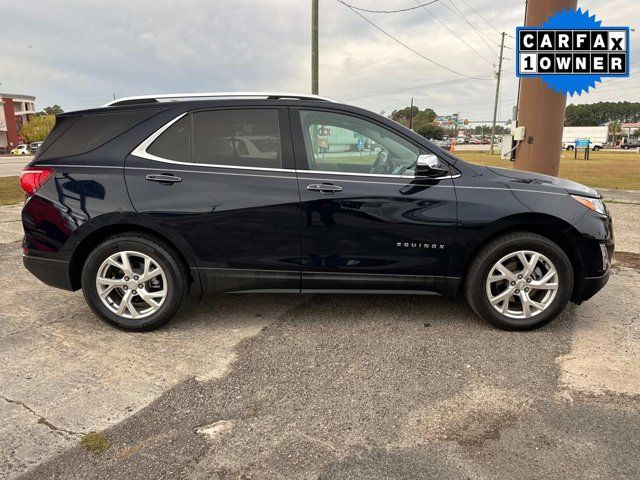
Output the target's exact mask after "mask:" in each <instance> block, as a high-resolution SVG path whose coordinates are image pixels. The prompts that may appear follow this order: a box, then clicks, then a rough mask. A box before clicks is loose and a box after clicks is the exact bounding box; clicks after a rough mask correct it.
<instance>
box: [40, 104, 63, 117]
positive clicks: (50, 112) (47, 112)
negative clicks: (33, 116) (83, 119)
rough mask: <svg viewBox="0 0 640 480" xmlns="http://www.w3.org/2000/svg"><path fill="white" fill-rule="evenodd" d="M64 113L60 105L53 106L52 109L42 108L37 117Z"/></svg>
mask: <svg viewBox="0 0 640 480" xmlns="http://www.w3.org/2000/svg"><path fill="white" fill-rule="evenodd" d="M60 113H64V110H62V107H61V106H60V105H54V106H52V107H44V110H42V111H41V112H38V115H58V114H60Z"/></svg>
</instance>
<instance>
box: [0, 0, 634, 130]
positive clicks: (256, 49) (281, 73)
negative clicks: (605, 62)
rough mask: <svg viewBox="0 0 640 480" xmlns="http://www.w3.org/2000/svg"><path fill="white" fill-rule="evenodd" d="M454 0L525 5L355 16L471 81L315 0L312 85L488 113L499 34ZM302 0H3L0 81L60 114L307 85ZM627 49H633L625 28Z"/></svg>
mask: <svg viewBox="0 0 640 480" xmlns="http://www.w3.org/2000/svg"><path fill="white" fill-rule="evenodd" d="M348 1H349V2H351V3H353V4H356V5H358V6H361V7H363V8H372V9H393V8H404V7H408V6H413V5H415V4H416V1H415V0H401V1H400V0H399V1H391V0H348ZM465 2H466V4H468V5H470V6H471V7H472V8H473V9H474V10H476V11H477V12H479V13H481V14H482V16H484V17H485V18H486V19H487V20H489V22H491V24H492V25H493V26H495V27H496V28H497V29H498V30H505V31H506V32H508V33H511V34H512V33H513V32H514V30H515V27H516V26H517V25H520V24H521V23H522V21H523V16H524V2H523V1H513V0H465V1H464V2H462V1H461V0H453V1H451V0H441V1H440V2H438V3H435V4H433V5H431V6H429V7H425V8H427V9H428V10H429V12H431V13H432V14H434V15H436V16H437V17H438V18H439V20H440V21H438V20H437V19H436V18H434V17H433V16H432V15H431V14H430V13H429V12H427V11H425V10H424V9H417V10H412V11H410V12H404V13H396V14H385V15H376V14H367V13H363V15H365V16H366V17H367V18H369V19H370V20H371V21H373V22H375V23H376V24H378V25H379V26H380V27H381V28H383V29H385V30H386V31H388V32H389V33H390V34H392V35H393V36H395V37H396V38H398V39H400V40H401V41H403V42H405V43H406V44H407V45H409V46H411V47H412V48H414V49H415V50H417V51H419V52H420V53H422V54H423V55H424V56H427V57H429V58H431V59H432V60H434V61H435V62H438V63H441V64H443V65H446V66H447V67H448V68H451V69H453V70H456V71H459V72H461V73H464V74H466V75H481V76H482V79H481V80H469V79H465V78H463V77H461V76H459V75H456V74H454V73H451V72H448V71H445V70H443V69H441V68H439V67H437V66H435V65H433V64H431V63H429V62H427V61H426V60H424V59H422V58H420V57H419V56H417V55H415V54H413V53H412V52H410V51H409V50H407V49H405V48H404V47H402V46H401V45H398V44H397V43H395V42H393V40H391V39H390V38H388V37H387V36H385V35H384V34H383V33H381V32H380V31H378V30H376V29H375V28H374V27H373V26H372V25H370V24H369V23H367V22H366V21H365V20H363V19H362V18H360V17H358V16H357V15H356V14H354V13H353V12H352V11H351V10H349V9H348V8H347V7H345V6H344V5H341V4H340V3H338V2H337V1H335V0H320V90H321V93H322V94H324V95H327V96H333V97H336V98H338V99H344V100H345V101H348V102H349V103H354V104H357V105H360V106H363V107H365V108H369V109H371V110H374V111H380V110H386V111H390V110H392V109H394V108H399V107H402V106H406V105H407V104H408V103H409V99H410V97H412V96H413V97H415V99H416V103H417V104H418V105H419V106H421V107H427V106H429V107H431V108H434V109H435V110H436V111H438V112H439V113H443V114H447V113H452V112H460V114H461V115H462V116H464V117H466V118H470V119H472V120H488V119H490V118H491V114H492V110H493V96H494V92H495V82H494V80H493V77H492V75H491V72H492V69H493V66H492V65H491V64H492V63H493V62H494V61H497V50H498V46H497V44H498V43H499V40H500V35H499V33H498V32H497V31H496V30H495V29H494V28H493V26H491V25H489V24H488V23H487V22H486V21H484V20H483V19H481V18H480V17H479V16H478V15H477V14H476V13H474V12H473V11H472V10H471V9H470V8H469V7H468V6H467V5H465ZM3 3H6V2H3ZM310 4H311V2H310V0H266V1H262V2H256V1H253V0H252V1H249V0H244V1H241V0H215V1H202V0H200V1H198V0H183V1H179V2H178V1H175V0H137V1H131V0H128V1H125V0H111V1H108V2H107V1H97V0H94V1H86V0H85V1H82V0H24V1H21V2H12V3H6V4H5V5H3V7H2V8H3V18H11V19H13V20H12V21H7V22H4V24H3V34H4V35H3V41H2V43H0V58H2V59H3V62H2V64H3V66H2V69H1V70H0V82H1V83H2V85H1V86H0V90H2V91H10V92H20V93H28V94H33V95H36V96H37V97H38V100H37V103H38V105H39V106H40V107H44V106H45V105H50V104H54V103H57V104H60V105H62V106H63V108H65V109H68V110H70V109H79V108H88V107H93V106H98V105H101V104H103V103H105V102H106V101H108V100H110V99H111V98H112V95H113V94H114V93H115V94H116V95H117V96H126V95H134V94H145V93H152V92H182V91H216V90H222V91H227V90H292V91H301V92H307V91H309V88H310V53H309V52H310V41H309V36H310ZM579 5H580V6H581V7H583V8H587V9H590V10H591V11H592V12H593V13H596V14H597V15H598V17H599V18H600V19H603V20H604V24H606V25H631V26H633V25H638V24H639V23H640V22H639V20H640V6H639V5H638V4H637V2H630V1H628V0H600V1H597V2H596V0H589V1H580V2H579ZM456 7H457V9H458V10H459V11H457V10H456ZM460 12H462V14H463V15H464V16H465V17H466V19H467V20H465V19H464V18H462V17H461V15H460ZM442 22H444V23H446V25H447V26H448V27H449V28H446V27H445V26H443V24H442ZM470 24H471V25H470ZM472 27H473V28H472ZM451 30H453V31H454V32H456V34H457V35H458V36H459V37H461V38H462V39H464V41H466V43H465V42H464V41H463V40H461V39H460V38H458V37H457V36H456V35H454V34H453V33H452V32H451ZM476 30H477V31H479V33H478V32H476ZM508 40H509V42H508V44H507V46H508V47H514V40H513V39H511V38H509V39H508ZM487 43H488V44H489V45H487ZM469 44H470V45H471V46H473V49H472V48H470V47H469ZM632 48H635V49H638V48H640V42H638V40H637V36H635V34H634V35H632ZM474 49H475V51H474ZM505 56H506V57H507V58H509V59H511V60H507V61H506V62H505V64H504V66H503V68H504V70H505V72H504V74H503V83H502V89H501V91H502V93H501V103H500V109H499V111H500V113H499V116H500V118H502V119H503V120H506V119H508V118H510V116H511V107H512V105H514V103H515V97H516V93H517V85H518V82H517V79H516V78H515V74H514V73H513V71H514V63H513V61H512V59H513V56H514V51H513V50H511V49H507V50H506V51H505ZM482 57H484V58H482ZM638 60H640V57H639V56H638V55H637V54H635V53H634V54H633V56H632V65H636V66H637V61H638ZM636 75H637V74H636ZM636 75H632V77H631V78H629V79H625V80H615V81H609V82H611V83H609V82H606V83H605V84H604V85H603V86H602V87H601V88H599V89H597V90H596V91H594V92H593V93H591V94H589V95H583V96H582V97H574V98H572V99H570V100H569V101H570V102H580V103H584V102H593V101H601V100H630V101H634V100H635V101H639V100H640V81H639V80H638V79H637V76H636Z"/></svg>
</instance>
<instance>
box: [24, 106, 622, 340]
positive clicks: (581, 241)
mask: <svg viewBox="0 0 640 480" xmlns="http://www.w3.org/2000/svg"><path fill="white" fill-rule="evenodd" d="M20 183H21V187H22V189H23V190H24V191H25V193H26V201H25V205H24V209H23V210H22V222H23V225H24V231H25V236H24V241H23V255H24V256H23V260H24V265H25V266H26V268H27V269H28V270H29V271H31V272H32V273H33V274H34V275H35V276H36V277H37V278H39V279H40V280H42V281H43V282H44V283H46V284H48V285H51V286H54V287H58V288H63V289H66V290H77V289H80V288H81V289H82V291H83V293H84V297H85V299H86V301H87V303H88V304H89V306H90V307H91V309H92V310H93V311H94V312H95V313H96V315H97V316H98V317H100V318H101V319H102V320H104V321H106V322H107V323H109V324H111V325H113V326H115V327H118V328H121V329H125V330H150V329H153V328H156V327H158V326H160V325H162V324H164V323H165V322H167V321H168V320H169V319H171V318H172V317H173V316H174V315H175V314H176V312H177V310H178V308H179V307H180V304H181V303H182V301H183V300H184V299H185V297H186V296H187V294H188V293H189V292H190V291H191V292H192V293H194V294H196V295H203V294H209V293H211V292H291V293H293V292H295V293H308V292H311V293H320V292H349V293H405V294H406V293H409V294H424V293H437V294H442V295H446V296H448V297H454V296H456V295H458V294H463V295H464V296H465V297H466V300H467V302H468V303H469V305H470V306H471V308H472V309H473V310H474V311H475V312H476V314H478V315H479V316H480V317H482V318H484V319H486V320H487V321H489V322H490V323H491V324H493V325H495V326H496V327H499V328H503V329H510V330H525V329H532V328H536V327H539V326H542V325H544V324H546V323H548V322H550V321H551V320H553V319H554V318H555V317H557V316H558V315H559V314H560V313H561V312H562V311H563V309H564V308H565V306H566V305H567V302H569V301H572V302H574V303H580V302H582V301H585V300H587V299H589V298H590V297H592V296H593V295H594V294H595V293H596V292H597V291H598V290H600V289H601V288H602V287H603V286H604V285H605V284H606V282H607V280H608V278H609V266H610V259H611V256H612V254H613V248H614V243H613V233H612V222H611V218H610V216H609V214H608V211H607V209H606V207H605V205H604V203H603V201H602V198H601V197H600V195H599V194H598V193H597V192H596V191H595V190H592V189H591V188H588V187H586V186H584V185H580V184H578V183H574V182H570V181H567V180H562V179H559V178H555V177H550V176H545V175H538V174H534V173H529V172H523V171H517V170H511V169H503V168H494V167H481V166H476V165H472V164H470V163H467V162H465V161H463V160H461V159H459V158H457V157H455V156H454V155H452V154H450V153H449V152H446V151H444V150H443V149H441V148H439V147H437V146H435V145H434V144H432V143H430V142H429V141H427V140H425V139H424V138H423V137H421V136H419V135H417V134H416V133H414V132H413V131H411V130H408V129H407V128H404V127H403V126H401V125H399V124H397V123H395V122H393V121H391V120H389V119H388V118H384V117H382V116H380V115H376V114H374V113H371V112H368V111H366V110H362V109H360V108H356V107H352V106H348V105H345V104H342V103H339V102H335V101H332V100H330V99H327V98H323V97H317V96H310V95H293V94H275V93H274V94H269V93H267V94H242V93H238V94H184V95H183V94H176V95H156V96H142V97H130V98H125V99H120V100H115V101H113V102H111V103H110V104H107V105H105V106H104V107H102V108H98V109H93V110H85V111H79V112H71V113H64V114H61V115H58V116H57V119H56V125H55V128H54V129H53V131H52V132H51V134H50V135H49V136H48V137H47V139H46V140H45V142H44V144H43V145H42V146H41V147H40V148H39V149H38V152H37V154H36V156H35V158H34V159H33V161H32V162H31V163H30V164H29V165H28V166H27V167H26V168H25V169H24V170H23V172H22V174H21V178H20Z"/></svg>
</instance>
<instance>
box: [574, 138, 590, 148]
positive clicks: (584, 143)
mask: <svg viewBox="0 0 640 480" xmlns="http://www.w3.org/2000/svg"><path fill="white" fill-rule="evenodd" d="M590 143H591V139H590V138H576V142H575V145H576V148H589V144H590Z"/></svg>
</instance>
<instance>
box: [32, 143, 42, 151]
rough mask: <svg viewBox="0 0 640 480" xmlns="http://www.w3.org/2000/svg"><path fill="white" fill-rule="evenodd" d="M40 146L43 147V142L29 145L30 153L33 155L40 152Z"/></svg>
mask: <svg viewBox="0 0 640 480" xmlns="http://www.w3.org/2000/svg"><path fill="white" fill-rule="evenodd" d="M40 145H42V142H31V143H30V144H29V151H30V152H31V153H36V152H37V151H38V149H39V148H40Z"/></svg>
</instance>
